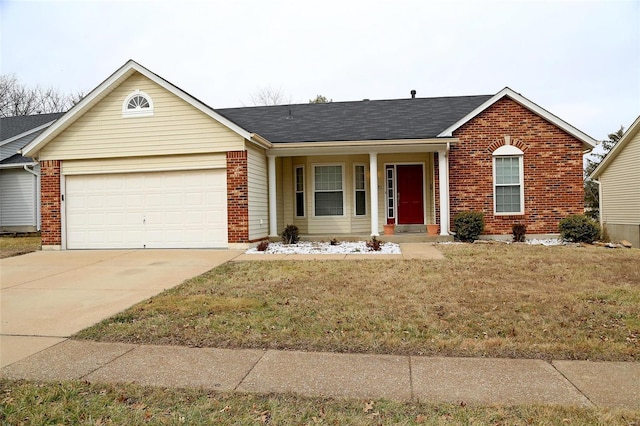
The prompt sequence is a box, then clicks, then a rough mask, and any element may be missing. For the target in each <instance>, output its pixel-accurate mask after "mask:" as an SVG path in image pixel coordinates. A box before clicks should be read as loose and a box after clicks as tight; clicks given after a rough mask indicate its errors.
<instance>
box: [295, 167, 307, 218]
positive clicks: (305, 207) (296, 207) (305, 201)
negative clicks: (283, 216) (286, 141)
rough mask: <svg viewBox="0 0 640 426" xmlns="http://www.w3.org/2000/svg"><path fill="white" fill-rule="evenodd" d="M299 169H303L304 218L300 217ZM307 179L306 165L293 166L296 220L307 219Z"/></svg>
mask: <svg viewBox="0 0 640 426" xmlns="http://www.w3.org/2000/svg"><path fill="white" fill-rule="evenodd" d="M298 169H302V191H300V192H302V210H303V215H302V216H298V197H297V195H298V176H297V171H298ZM306 180H307V177H306V175H305V167H304V164H296V165H294V166H293V200H294V201H293V203H294V206H293V209H294V214H293V217H295V218H296V219H303V218H305V217H307V195H306V192H307V182H306Z"/></svg>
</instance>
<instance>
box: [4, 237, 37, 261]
mask: <svg viewBox="0 0 640 426" xmlns="http://www.w3.org/2000/svg"><path fill="white" fill-rule="evenodd" d="M40 248H41V244H40V237H13V236H6V237H0V259H4V258H5V257H12V256H19V255H21V254H26V253H31V252H33V251H38V250H40Z"/></svg>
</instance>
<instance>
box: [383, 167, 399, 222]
mask: <svg viewBox="0 0 640 426" xmlns="http://www.w3.org/2000/svg"><path fill="white" fill-rule="evenodd" d="M387 170H391V184H392V185H393V187H392V188H389V177H388V176H387ZM396 186H397V183H396V165H395V164H393V163H385V164H384V201H385V202H384V223H385V224H387V222H388V221H389V219H393V223H394V224H395V223H397V221H398V206H397V204H396V198H397V197H396ZM389 189H391V198H389ZM390 199H392V200H393V216H389V200H390Z"/></svg>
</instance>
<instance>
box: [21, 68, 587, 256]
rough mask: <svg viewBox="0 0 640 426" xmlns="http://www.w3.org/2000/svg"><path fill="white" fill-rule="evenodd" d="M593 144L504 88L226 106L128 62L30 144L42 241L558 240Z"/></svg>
mask: <svg viewBox="0 0 640 426" xmlns="http://www.w3.org/2000/svg"><path fill="white" fill-rule="evenodd" d="M594 145H595V140H593V139H592V138H591V137H589V136H587V135H586V134H584V133H583V132H581V131H580V130H578V129H576V128H574V127H572V126H571V125H569V124H567V123H566V122H564V121H563V120H561V119H560V118H558V117H556V116H554V115H553V114H551V113H549V112H547V111H546V110H544V109H542V108H541V107H539V106H538V105H536V104H534V103H533V102H531V101H529V100H528V99H526V98H524V97H523V96H521V95H520V94H518V93H515V92H514V91H512V90H511V89H509V88H505V89H503V90H501V91H500V92H499V93H497V94H495V95H487V96H458V97H443V98H414V97H413V95H412V97H411V98H407V99H398V100H385V101H369V100H364V101H358V102H332V103H326V104H300V105H281V106H268V107H248V108H230V109H216V110H214V109H213V108H211V107H209V106H207V105H205V104H204V103H202V102H201V101H199V100H198V99H196V98H194V97H193V96H191V95H189V94H188V93H186V92H184V91H182V90H181V89H179V88H178V87H176V86H174V85H173V84H171V83H169V82H168V81H166V80H164V79H162V78H161V77H159V76H158V75H156V74H154V73H152V72H151V71H149V70H148V69H146V68H144V67H143V66H141V65H139V64H137V63H136V62H134V61H129V62H127V63H126V64H125V65H123V66H122V67H121V68H120V69H118V70H117V71H116V72H115V73H114V74H112V75H111V76H110V77H109V78H107V79H106V80H105V81H104V82H102V83H101V84H100V85H99V86H98V87H97V88H95V89H94V90H93V91H92V92H91V93H89V94H88V95H87V96H86V97H85V98H84V99H83V100H82V101H81V102H79V103H78V104H77V105H75V106H74V107H73V108H72V109H71V110H69V112H67V113H66V114H65V115H64V116H63V117H62V118H61V119H60V120H58V121H57V122H56V123H55V124H54V125H52V126H51V127H49V128H48V129H47V130H46V131H45V132H43V133H42V134H41V135H40V136H38V138H36V139H35V140H34V141H33V142H31V143H30V144H29V145H28V146H27V147H25V149H24V150H23V154H24V155H27V156H32V157H35V158H37V159H38V160H39V161H40V165H41V169H42V171H41V173H42V217H43V225H42V238H43V246H44V247H45V248H47V247H51V248H62V249H65V248H66V249H75V248H138V247H139V248H142V247H147V248H163V247H165V248H168V247H175V248H178V247H193V248H197V247H240V246H246V245H248V244H249V243H251V242H255V241H258V240H261V239H265V238H267V237H269V236H276V235H277V234H278V232H279V231H281V230H282V229H283V228H284V227H285V226H286V225H287V224H294V225H296V226H298V227H299V229H300V232H301V233H302V234H308V235H324V236H329V237H334V236H337V237H339V236H340V235H379V233H380V232H381V231H382V227H383V224H386V223H395V224H397V228H398V230H399V231H400V230H405V231H415V230H420V231H422V232H424V228H425V224H430V223H437V224H440V234H442V235H450V233H451V225H452V218H453V217H454V215H455V214H457V213H459V212H462V211H468V210H477V211H482V212H484V215H485V221H486V229H485V233H486V234H487V235H490V236H501V235H510V234H511V227H512V225H513V224H514V223H524V224H525V225H526V226H527V232H528V234H529V235H547V234H557V232H558V222H559V221H560V219H562V218H564V217H565V216H567V215H569V214H575V213H581V212H582V200H583V180H582V155H583V153H584V152H587V151H589V150H590V149H591V148H593V146H594Z"/></svg>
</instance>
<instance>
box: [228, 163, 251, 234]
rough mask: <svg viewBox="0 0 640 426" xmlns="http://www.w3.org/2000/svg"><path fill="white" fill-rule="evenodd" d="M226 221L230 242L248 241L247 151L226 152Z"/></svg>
mask: <svg viewBox="0 0 640 426" xmlns="http://www.w3.org/2000/svg"><path fill="white" fill-rule="evenodd" d="M227 223H228V225H227V228H228V229H227V235H228V239H229V243H230V244H231V243H246V242H248V241H249V177H248V171H247V151H229V152H227Z"/></svg>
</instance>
